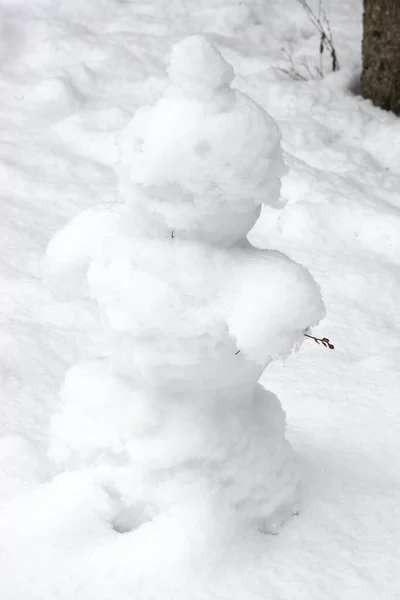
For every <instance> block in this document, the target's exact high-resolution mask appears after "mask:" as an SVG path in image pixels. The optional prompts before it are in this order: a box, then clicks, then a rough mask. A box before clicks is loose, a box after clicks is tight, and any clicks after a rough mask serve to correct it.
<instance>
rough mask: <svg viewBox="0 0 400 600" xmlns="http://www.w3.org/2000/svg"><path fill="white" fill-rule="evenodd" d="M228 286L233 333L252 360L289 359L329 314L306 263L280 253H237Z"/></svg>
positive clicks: (230, 330) (250, 250)
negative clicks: (309, 333)
mask: <svg viewBox="0 0 400 600" xmlns="http://www.w3.org/2000/svg"><path fill="white" fill-rule="evenodd" d="M238 254H239V257H238V261H237V268H236V269H235V271H234V277H233V278H232V281H230V282H227V285H228V286H229V287H230V293H231V295H230V298H231V301H230V311H229V315H228V317H227V320H228V323H229V332H230V333H231V335H232V336H233V338H234V339H235V341H236V344H237V345H238V347H239V348H241V349H242V351H243V352H244V353H245V354H246V356H248V357H249V358H250V359H253V360H256V361H258V362H260V363H261V364H266V362H269V360H274V359H276V358H285V357H286V356H287V355H288V354H289V353H290V352H291V350H292V349H293V348H294V347H295V346H298V345H299V344H301V343H302V342H303V341H304V332H305V331H306V329H307V328H308V327H309V326H311V325H316V324H318V323H319V322H320V321H321V319H322V318H323V317H324V316H325V307H324V304H323V302H322V298H321V293H320V290H319V288H318V285H317V284H316V283H315V281H314V280H313V278H312V277H311V275H310V273H309V272H308V271H307V269H305V268H304V267H303V266H302V265H299V264H298V263H295V262H294V261H292V260H290V259H289V258H288V257H287V256H285V255H284V254H282V253H280V252H274V251H263V250H255V249H254V248H252V247H251V246H250V245H249V248H248V250H247V251H245V253H244V255H243V253H242V252H240V253H238Z"/></svg>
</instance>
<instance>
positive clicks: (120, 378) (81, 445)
mask: <svg viewBox="0 0 400 600" xmlns="http://www.w3.org/2000/svg"><path fill="white" fill-rule="evenodd" d="M168 75H169V84H168V86H167V87H166V89H165V91H164V93H163V95H162V96H161V98H160V99H159V100H158V101H157V102H156V103H155V104H154V105H153V106H146V107H143V108H141V109H139V110H138V111H137V112H136V114H135V116H134V118H133V120H132V121H131V123H130V124H129V125H128V127H127V128H126V129H125V130H124V131H123V132H122V134H121V136H120V141H119V148H120V162H119V166H118V169H119V182H120V196H121V201H119V202H115V203H110V204H107V205H100V206H95V207H93V208H91V209H89V210H87V211H85V212H84V213H82V214H81V215H78V217H76V218H75V219H74V220H73V221H72V222H71V223H69V224H67V226H66V227H65V228H64V229H63V230H62V231H60V232H59V233H57V234H56V236H55V237H54V238H53V240H52V241H51V242H50V244H49V246H48V250H47V265H48V269H49V270H50V271H51V272H52V274H53V276H54V277H57V278H58V280H59V281H61V282H63V284H64V286H65V285H66V286H67V287H68V288H69V289H72V287H73V286H76V287H77V288H79V285H80V282H81V280H82V279H83V278H87V283H88V288H89V290H90V294H91V296H92V297H93V298H94V299H95V301H96V303H97V306H98V309H99V311H100V314H101V318H102V321H103V323H104V327H105V329H106V332H107V344H108V351H107V356H106V357H102V358H95V359H91V360H87V361H84V362H82V363H80V364H78V365H74V366H73V367H72V368H71V369H70V370H69V372H68V373H67V376H66V379H65V382H64V385H63V388H62V391H61V394H62V408H61V411H60V412H59V413H58V414H56V415H55V416H54V417H53V419H52V424H51V442H50V455H51V457H52V459H53V460H54V461H55V462H56V463H58V464H59V468H60V469H80V470H82V469H84V470H86V471H88V472H91V473H93V474H94V475H93V476H95V478H96V481H98V482H99V485H102V486H103V487H104V489H107V491H108V493H109V494H110V496H111V497H112V498H114V499H115V502H116V506H117V508H116V516H115V520H114V526H115V528H116V529H117V530H121V531H127V530H132V529H137V528H140V527H141V526H142V524H143V523H144V522H147V521H151V520H156V519H159V518H161V517H162V515H165V514H169V512H170V511H174V510H175V511H177V513H179V514H183V512H184V511H185V510H187V509H188V507H189V506H190V507H191V510H189V513H188V514H191V515H192V517H191V519H192V521H193V519H198V518H199V517H198V516H197V517H196V516H195V515H199V514H202V515H204V514H207V519H208V522H209V523H210V522H212V519H215V518H217V519H218V520H219V522H223V523H225V525H226V526H227V525H228V523H229V524H230V525H229V526H233V524H234V527H245V528H248V527H256V528H257V529H259V530H261V531H266V532H272V533H275V532H276V531H278V530H279V528H280V526H281V524H282V522H283V521H284V520H285V519H286V518H287V517H288V516H289V515H290V514H292V513H293V512H294V511H296V510H297V503H298V476H297V472H296V465H295V460H294V456H293V452H292V448H291V447H290V445H289V443H288V442H287V440H286V439H285V415H284V412H283V410H282V407H281V405H280V403H279V400H278V399H277V398H276V396H274V394H272V393H270V392H267V391H266V390H265V389H264V388H263V387H261V386H260V384H259V383H258V380H259V378H260V376H261V374H262V373H263V371H264V369H265V368H266V367H267V365H268V364H269V363H270V362H271V361H272V360H274V359H277V358H279V357H286V356H287V355H288V354H289V353H290V352H291V351H292V350H293V348H295V347H298V346H299V345H300V344H301V342H302V340H303V339H304V332H305V330H306V329H307V328H308V327H309V326H311V325H314V324H316V323H318V322H319V321H320V319H321V318H322V317H323V315H324V307H323V303H322V300H321V296H320V292H319V288H318V286H317V285H316V283H315V282H314V280H313V279H312V277H311V275H310V274H309V272H308V271H307V270H306V269H305V268H304V267H302V266H301V265H299V264H297V263H295V262H294V261H292V260H290V259H289V258H288V257H287V256H285V255H284V254H282V253H280V252H277V251H269V250H259V249H256V248H255V247H253V246H252V245H251V244H250V243H249V242H248V240H247V238H246V236H247V234H248V232H249V231H250V229H251V228H252V227H253V225H254V224H255V222H256V221H257V219H258V217H259V215H260V211H261V208H262V205H263V204H268V205H272V206H279V193H280V178H281V177H282V175H284V174H285V166H284V163H283V160H282V156H281V148H280V135H279V131H278V128H277V125H276V124H275V122H274V121H273V120H272V119H271V117H269V116H268V115H267V114H266V112H265V111H264V110H263V109H262V108H261V107H260V106H259V105H257V104H256V103H254V102H253V101H252V100H251V99H250V98H249V97H248V96H247V95H245V94H243V93H241V92H240V91H237V90H235V89H233V88H232V87H231V84H232V80H233V78H234V72H233V69H232V67H231V65H230V64H229V63H228V62H226V60H225V59H224V58H223V57H222V56H221V54H220V53H219V52H218V50H217V49H216V48H215V47H214V46H213V44H212V43H211V42H210V41H209V40H208V39H207V38H205V37H203V36H199V35H197V36H191V37H189V38H186V39H184V40H183V41H181V42H179V43H178V44H176V45H175V46H174V48H173V50H172V54H171V60H170V63H169V67H168ZM205 507H207V508H205ZM185 514H186V513H185ZM212 515H214V516H212ZM216 515H217V516H216ZM210 519H211V520H210ZM203 526H205V525H204V523H203V525H202V526H201V527H203Z"/></svg>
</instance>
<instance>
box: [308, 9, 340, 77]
mask: <svg viewBox="0 0 400 600" xmlns="http://www.w3.org/2000/svg"><path fill="white" fill-rule="evenodd" d="M297 1H298V3H299V4H300V5H301V6H302V7H303V9H304V10H305V12H306V13H307V15H308V18H309V19H310V22H311V23H312V24H313V25H314V27H315V29H316V30H317V31H318V33H319V60H320V71H321V72H323V64H322V57H323V53H324V50H326V51H327V52H328V53H329V55H330V57H331V61H332V71H338V70H339V68H340V67H339V60H338V57H337V53H336V49H335V46H334V44H333V38H332V31H331V27H330V24H329V20H328V17H327V16H326V13H325V10H324V8H323V6H322V0H319V3H318V15H316V14H315V13H314V11H313V10H312V8H311V7H310V5H309V4H308V2H307V0H297Z"/></svg>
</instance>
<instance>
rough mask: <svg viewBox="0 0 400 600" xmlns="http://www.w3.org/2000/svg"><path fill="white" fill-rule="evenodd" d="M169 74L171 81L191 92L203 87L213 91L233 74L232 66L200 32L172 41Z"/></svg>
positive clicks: (228, 82)
mask: <svg viewBox="0 0 400 600" xmlns="http://www.w3.org/2000/svg"><path fill="white" fill-rule="evenodd" d="M168 74H169V76H170V79H171V81H172V82H173V83H174V84H176V85H178V86H180V87H182V89H183V90H185V91H186V92H187V93H188V94H193V95H194V96H196V95H197V94H199V93H201V91H202V90H203V91H206V90H209V91H210V92H213V91H215V90H217V89H218V88H220V87H222V86H223V85H228V84H230V83H231V82H232V80H233V78H234V71H233V67H232V66H231V65H230V64H229V63H227V62H226V61H225V60H224V59H223V58H222V56H221V54H220V53H219V52H218V50H217V49H216V48H215V47H214V46H213V44H212V43H211V41H210V40H209V39H207V38H206V37H204V36H202V35H194V36H191V37H187V38H185V39H184V40H182V41H181V42H179V43H178V44H175V46H174V48H173V50H172V53H171V59H170V65H169V68H168Z"/></svg>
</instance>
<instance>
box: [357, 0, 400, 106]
mask: <svg viewBox="0 0 400 600" xmlns="http://www.w3.org/2000/svg"><path fill="white" fill-rule="evenodd" d="M362 53H363V72H362V75H361V93H362V95H363V96H364V98H370V99H371V100H372V102H373V103H374V104H375V105H376V106H380V107H381V108H384V109H386V110H391V111H393V112H394V113H396V114H397V115H400V0H364V39H363V45H362Z"/></svg>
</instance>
